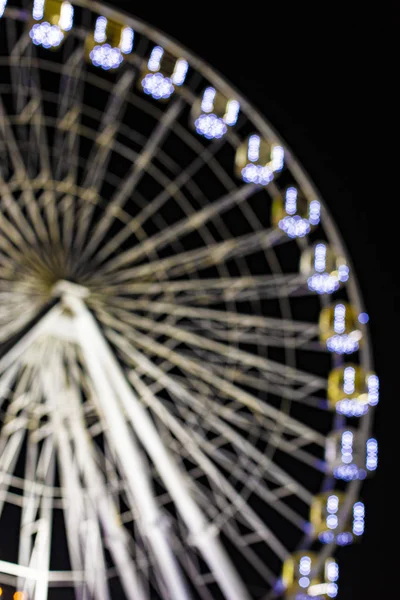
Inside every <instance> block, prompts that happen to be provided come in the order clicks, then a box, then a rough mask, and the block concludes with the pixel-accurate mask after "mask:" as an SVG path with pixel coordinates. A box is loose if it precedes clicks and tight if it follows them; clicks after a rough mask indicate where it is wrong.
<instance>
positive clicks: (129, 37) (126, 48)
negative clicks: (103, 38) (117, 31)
mask: <svg viewBox="0 0 400 600" xmlns="http://www.w3.org/2000/svg"><path fill="white" fill-rule="evenodd" d="M134 38H135V34H134V31H133V29H132V28H131V27H124V29H123V30H122V36H121V43H120V49H121V52H123V53H124V54H129V53H130V52H132V49H133V41H134Z"/></svg>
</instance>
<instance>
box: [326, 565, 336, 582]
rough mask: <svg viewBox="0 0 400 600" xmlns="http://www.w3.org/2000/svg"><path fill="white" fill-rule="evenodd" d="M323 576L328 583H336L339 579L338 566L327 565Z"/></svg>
mask: <svg viewBox="0 0 400 600" xmlns="http://www.w3.org/2000/svg"><path fill="white" fill-rule="evenodd" d="M325 576H326V578H327V579H329V581H337V580H338V579H339V566H338V564H337V563H336V562H330V563H327V565H326V568H325Z"/></svg>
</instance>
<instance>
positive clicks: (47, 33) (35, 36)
mask: <svg viewBox="0 0 400 600" xmlns="http://www.w3.org/2000/svg"><path fill="white" fill-rule="evenodd" d="M29 35H30V37H31V39H32V42H33V43H34V44H35V45H36V46H43V48H56V47H57V46H59V45H60V44H61V42H62V41H63V39H64V33H63V32H62V31H61V29H60V28H59V26H58V25H50V23H47V21H43V23H36V24H35V25H33V27H32V29H31V30H30V32H29Z"/></svg>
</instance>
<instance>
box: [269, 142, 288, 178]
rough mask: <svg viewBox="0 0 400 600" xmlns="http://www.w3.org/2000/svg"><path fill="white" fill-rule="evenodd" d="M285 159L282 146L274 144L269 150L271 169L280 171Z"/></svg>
mask: <svg viewBox="0 0 400 600" xmlns="http://www.w3.org/2000/svg"><path fill="white" fill-rule="evenodd" d="M284 159H285V152H284V150H283V148H282V146H274V147H273V148H272V150H271V169H272V170H273V171H274V172H275V171H282V169H283V165H284Z"/></svg>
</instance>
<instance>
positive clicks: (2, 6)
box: [0, 0, 7, 18]
mask: <svg viewBox="0 0 400 600" xmlns="http://www.w3.org/2000/svg"><path fill="white" fill-rule="evenodd" d="M6 6H7V0H0V18H1V17H2V16H3V14H4V11H5V10H6Z"/></svg>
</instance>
